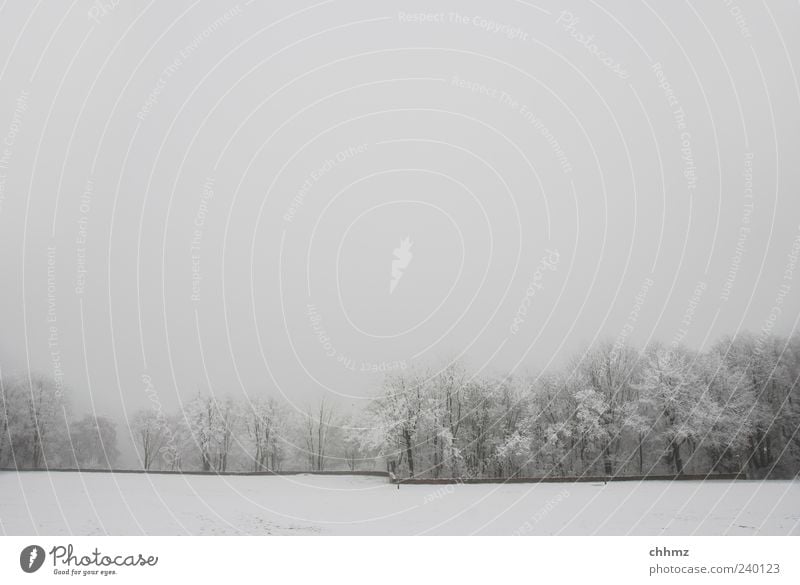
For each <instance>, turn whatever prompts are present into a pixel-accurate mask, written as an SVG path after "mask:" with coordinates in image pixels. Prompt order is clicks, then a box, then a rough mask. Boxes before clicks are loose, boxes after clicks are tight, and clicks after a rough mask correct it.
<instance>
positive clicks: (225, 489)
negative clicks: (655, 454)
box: [0, 472, 800, 535]
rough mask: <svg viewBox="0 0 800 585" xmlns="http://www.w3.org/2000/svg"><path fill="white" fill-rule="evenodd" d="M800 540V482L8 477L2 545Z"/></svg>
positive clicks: (0, 520)
mask: <svg viewBox="0 0 800 585" xmlns="http://www.w3.org/2000/svg"><path fill="white" fill-rule="evenodd" d="M187 533H188V534H577V535H585V534H644V535H659V534H669V535H687V534H703V535H719V534H746V535H751V534H774V535H784V534H795V535H800V482H798V481H794V482H792V481H770V482H758V481H739V482H727V481H709V482H692V481H681V482H660V481H653V482H644V483H638V482H614V483H609V484H607V485H602V484H591V483H581V484H560V483H552V484H539V485H531V484H507V485H452V486H441V485H439V486H429V485H415V486H409V485H404V486H401V487H400V489H399V490H398V489H397V488H396V486H393V485H390V484H388V483H387V482H386V481H385V480H383V479H381V478H376V477H352V476H338V477H332V476H310V475H299V476H285V477H224V478H219V477H203V476H166V475H127V474H98V473H85V474H80V473H20V474H18V473H14V472H0V534H7V535H30V534H45V535H64V534H75V535H95V534H112V535H136V534H154V535H155V534H158V535H169V534H187Z"/></svg>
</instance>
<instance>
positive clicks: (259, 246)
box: [0, 0, 800, 417]
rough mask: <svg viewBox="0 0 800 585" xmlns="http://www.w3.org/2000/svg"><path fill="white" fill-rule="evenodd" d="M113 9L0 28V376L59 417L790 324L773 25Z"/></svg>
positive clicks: (764, 19) (770, 7) (242, 6)
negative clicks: (61, 401) (67, 391)
mask: <svg viewBox="0 0 800 585" xmlns="http://www.w3.org/2000/svg"><path fill="white" fill-rule="evenodd" d="M114 4H115V3H114V2H111V1H110V0H107V1H106V2H105V3H103V2H88V1H84V0H81V1H76V2H72V3H68V2H64V3H53V2H49V3H34V2H25V1H22V0H10V1H9V2H6V3H3V6H2V9H1V10H0V141H2V145H0V250H1V252H0V275H2V286H1V287H0V332H2V333H1V334H0V366H2V368H3V371H4V372H5V373H11V372H21V371H25V370H26V369H27V368H28V365H29V366H30V368H31V369H33V370H35V371H39V372H42V373H45V374H47V375H59V376H63V381H64V383H65V384H66V385H68V386H69V387H70V388H71V392H72V396H73V398H74V401H75V402H76V403H77V404H78V405H79V408H80V409H85V408H86V407H87V405H88V404H89V403H90V400H91V404H93V406H94V408H95V409H96V410H97V412H100V413H104V414H108V415H111V416H115V417H119V416H121V413H122V406H123V405H124V406H125V408H126V409H127V410H128V412H130V411H131V410H133V409H137V408H141V407H143V406H146V405H147V404H148V397H149V396H151V395H152V393H153V392H155V393H156V395H157V396H158V397H159V400H160V401H161V402H162V403H163V404H165V405H166V406H168V407H174V406H175V405H176V404H177V402H178V400H179V398H180V399H185V398H187V397H188V396H190V395H191V394H193V393H194V392H196V391H197V390H198V389H199V388H210V389H212V390H213V391H214V392H215V393H233V394H241V393H243V392H245V393H247V394H248V395H254V394H258V393H270V394H274V395H279V394H282V395H284V396H285V397H286V398H287V399H288V400H289V401H290V402H292V403H293V404H295V405H296V406H298V407H301V406H302V405H303V404H305V403H306V402H308V401H312V400H315V399H317V398H319V397H321V396H329V397H334V396H338V397H341V398H339V399H340V400H345V401H349V402H353V403H357V402H359V399H360V398H361V397H364V396H367V395H369V394H370V393H371V392H372V389H373V388H374V387H375V385H376V384H378V383H379V382H380V379H381V374H380V371H382V370H386V369H393V368H398V367H403V365H405V366H409V365H411V364H414V363H418V362H421V363H430V362H433V363H437V362H439V361H441V360H445V359H451V358H453V357H458V356H463V357H464V359H466V360H467V361H468V362H469V363H470V364H471V365H472V366H473V367H475V368H476V369H478V368H487V369H488V370H492V371H519V372H522V371H538V370H541V369H542V368H546V367H548V365H558V364H562V363H563V362H564V360H565V358H566V357H567V356H569V355H571V354H573V353H575V352H576V351H579V350H580V349H581V348H584V347H586V346H587V345H589V344H591V343H592V342H594V341H595V340H598V339H610V340H625V341H629V342H630V343H633V344H635V345H638V346H642V345H644V344H646V343H647V342H649V341H651V340H655V339H658V340H661V341H664V342H670V341H672V340H682V341H684V342H685V343H686V344H688V345H689V346H691V347H702V346H704V345H707V344H710V343H712V342H713V341H715V340H716V339H718V338H719V337H721V336H723V335H728V334H735V333H736V332H738V331H741V330H750V331H754V332H759V331H761V330H762V329H765V328H766V329H765V330H772V331H774V332H776V333H780V334H789V333H791V332H792V331H793V330H794V329H795V328H796V326H797V319H798V315H800V294H798V293H800V268H797V267H796V266H795V264H796V256H797V249H798V246H800V239H799V238H800V190H799V189H798V187H799V186H800V175H799V174H800V164H798V163H799V162H800V88H799V86H798V75H800V62H799V61H798V56H800V37H798V35H797V26H798V23H800V7H799V6H798V4H797V3H796V2H790V1H777V2H768V3H767V2H750V1H735V2H724V1H716V2H694V3H687V2H669V3H665V2H655V1H653V0H648V1H646V2H600V3H595V2H583V1H575V2H572V3H569V4H568V5H566V7H565V6H562V4H561V3H556V2H552V1H545V0H541V1H540V0H536V1H531V2H528V1H524V2H523V1H521V0H520V1H512V0H502V1H497V2H491V3H489V2H475V1H463V0H460V1H455V0H452V1H449V2H447V1H443V2H403V3H393V2H383V1H373V0H370V1H366V0H363V1H338V0H331V1H321V2H306V1H292V2H288V1H286V2H284V1H270V2H258V1H253V2H245V1H242V2H239V3H233V2H211V1H197V2H189V1H182V0H179V1H171V2H146V1H143V0H142V1H139V0H129V1H124V2H120V3H118V5H116V6H114ZM406 238H407V240H408V241H407V242H406V243H405V244H404V243H403V241H404V240H405V239H406ZM395 250H397V252H396V253H395ZM149 385H152V388H150V386H149Z"/></svg>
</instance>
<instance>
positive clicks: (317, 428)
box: [305, 398, 334, 471]
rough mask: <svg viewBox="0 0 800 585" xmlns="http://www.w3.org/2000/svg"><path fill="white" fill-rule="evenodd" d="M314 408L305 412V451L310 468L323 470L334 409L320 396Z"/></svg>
mask: <svg viewBox="0 0 800 585" xmlns="http://www.w3.org/2000/svg"><path fill="white" fill-rule="evenodd" d="M315 410H316V412H315ZM315 410H312V409H311V408H309V409H308V410H307V411H306V414H305V437H306V453H307V456H308V463H309V467H310V468H311V470H312V471H324V470H325V450H326V448H327V444H328V440H329V439H330V435H331V432H332V430H333V427H332V424H331V421H332V420H333V414H334V409H333V406H332V405H330V404H328V403H327V402H326V401H325V399H324V398H322V399H321V400H320V401H319V406H318V407H317V408H316V409H315Z"/></svg>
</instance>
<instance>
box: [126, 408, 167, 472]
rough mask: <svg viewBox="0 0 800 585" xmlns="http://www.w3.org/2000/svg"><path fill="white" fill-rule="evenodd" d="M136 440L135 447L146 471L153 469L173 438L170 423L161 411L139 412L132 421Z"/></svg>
mask: <svg viewBox="0 0 800 585" xmlns="http://www.w3.org/2000/svg"><path fill="white" fill-rule="evenodd" d="M131 428H132V430H133V433H134V437H135V438H136V443H135V447H136V450H137V452H138V454H139V459H140V460H141V462H142V467H143V468H144V469H145V470H148V469H151V468H152V467H153V464H154V463H156V462H157V461H158V459H159V456H160V455H163V452H164V448H165V447H166V445H167V442H168V440H169V438H170V436H171V433H170V429H169V421H168V420H167V418H166V417H165V416H164V414H163V413H162V412H161V411H158V410H155V409H152V408H146V409H142V410H139V411H137V412H136V413H135V414H134V415H133V417H132V419H131Z"/></svg>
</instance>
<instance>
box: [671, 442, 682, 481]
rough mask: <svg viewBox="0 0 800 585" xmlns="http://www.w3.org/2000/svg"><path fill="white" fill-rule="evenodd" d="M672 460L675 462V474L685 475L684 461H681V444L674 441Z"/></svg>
mask: <svg viewBox="0 0 800 585" xmlns="http://www.w3.org/2000/svg"><path fill="white" fill-rule="evenodd" d="M671 447H672V459H673V461H674V462H675V473H677V474H678V475H683V461H682V460H681V444H680V443H678V442H677V441H672V445H671Z"/></svg>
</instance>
